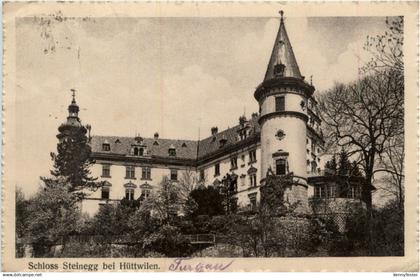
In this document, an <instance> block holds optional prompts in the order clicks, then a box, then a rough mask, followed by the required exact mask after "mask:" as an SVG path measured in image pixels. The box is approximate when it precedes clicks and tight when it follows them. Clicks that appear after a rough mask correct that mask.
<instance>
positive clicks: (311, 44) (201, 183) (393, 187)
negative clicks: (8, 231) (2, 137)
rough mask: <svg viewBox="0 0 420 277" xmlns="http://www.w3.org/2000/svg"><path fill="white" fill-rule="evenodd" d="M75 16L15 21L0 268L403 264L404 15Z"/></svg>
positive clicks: (282, 11)
mask: <svg viewBox="0 0 420 277" xmlns="http://www.w3.org/2000/svg"><path fill="white" fill-rule="evenodd" d="M79 5H82V4H80V3H79ZM73 6H75V5H72V4H69V5H62V6H59V5H58V6H57V7H56V8H53V9H49V11H44V12H42V11H40V12H31V13H26V14H24V16H20V15H19V9H16V14H17V15H16V17H14V23H13V24H14V25H13V26H14V29H13V32H14V33H13V37H14V38H13V40H14V50H13V53H14V54H13V56H14V57H13V69H14V71H13V74H14V75H13V82H12V85H10V88H11V89H12V90H13V101H12V100H10V101H11V102H7V103H12V104H11V105H12V106H13V109H12V110H13V113H10V112H9V110H8V109H6V112H5V118H6V129H5V132H6V135H7V133H8V132H9V130H10V129H8V128H11V130H12V133H13V136H14V138H13V139H11V140H6V146H8V147H11V149H12V150H11V151H10V152H9V153H8V155H7V154H6V159H7V158H9V159H13V163H11V164H12V165H11V166H10V167H9V168H7V163H6V172H8V173H11V174H13V178H9V179H7V178H6V183H4V184H3V186H7V189H8V190H10V191H11V193H12V194H11V195H13V196H11V198H10V202H9V204H10V205H12V206H13V209H11V211H13V214H12V215H11V216H12V217H10V219H11V220H12V222H13V225H14V226H13V227H12V228H13V230H14V231H13V234H12V237H13V238H14V242H13V244H12V245H13V247H14V257H13V259H16V260H26V259H32V258H54V259H55V258H57V259H58V258H60V259H61V258H80V259H81V258H150V259H153V258H172V260H173V259H174V258H176V260H175V263H172V264H171V266H170V267H169V269H170V270H172V269H175V271H176V270H177V269H178V270H179V269H180V268H182V263H183V261H184V259H185V261H190V260H194V259H196V258H230V260H225V262H224V264H225V265H226V267H227V266H228V265H227V264H228V262H229V261H234V259H236V258H286V257H288V258H292V257H293V258H319V259H325V258H328V257H401V258H403V257H405V256H406V255H407V232H408V230H407V227H406V226H407V224H406V223H407V222H406V221H407V217H406V216H407V209H406V207H407V205H408V204H407V200H406V193H405V192H406V191H407V186H410V187H411V188H410V189H411V192H412V195H413V196H414V194H415V195H416V197H417V195H418V194H417V189H418V183H417V182H415V183H412V182H411V183H410V182H406V174H407V173H406V172H407V166H414V167H415V165H416V164H417V163H416V160H413V161H412V162H411V164H409V165H407V164H406V163H407V157H406V153H407V151H408V152H410V151H411V152H414V151H417V150H416V148H407V141H411V142H410V143H411V145H414V146H416V143H417V138H416V137H415V136H412V135H411V138H410V139H407V127H406V126H407V124H408V123H407V122H406V121H407V108H406V107H407V102H406V101H407V98H406V94H407V87H408V85H407V83H406V82H407V79H408V78H407V76H406V74H407V70H408V69H407V58H406V57H407V54H406V51H407V50H406V49H407V46H406V44H407V40H406V37H407V35H406V32H407V25H406V22H407V21H406V17H405V16H404V15H403V14H404V13H402V12H401V13H395V12H389V13H384V12H381V13H380V14H372V15H367V14H365V15H363V14H361V15H358V14H351V15H343V14H342V13H340V14H336V15H334V13H331V14H330V15H321V14H316V13H314V12H312V13H310V14H309V13H308V14H305V13H302V12H299V11H298V10H297V9H295V8H288V6H287V5H271V6H269V7H268V8H267V7H266V9H265V10H266V11H268V12H267V13H265V14H264V15H255V16H251V15H250V14H248V15H243V16H229V15H227V16H226V14H225V15H224V16H214V15H212V16H204V15H203V16H183V15H182V13H180V14H177V13H175V12H174V13H173V14H171V13H168V14H166V15H165V16H160V15H157V14H156V15H154V16H144V15H141V14H139V15H137V16H136V15H135V13H131V14H129V15H128V14H126V15H122V14H120V15H118V16H115V15H113V16H108V15H107V14H106V13H104V14H103V15H101V16H98V15H97V14H95V15H89V12H91V11H92V10H88V12H87V13H83V14H81V15H75V13H74V12H70V10H71V9H70V8H71V7H73ZM82 6H83V5H82ZM98 6H99V5H98ZM408 7H409V8H410V9H411V10H410V9H409V10H410V11H413V13H416V12H417V9H418V4H415V3H414V4H413V5H412V6H411V7H410V5H409V4H408ZM6 10H7V9H6ZM10 10H13V9H10ZM92 13H93V12H92ZM6 31H7V29H6ZM6 37H7V32H6ZM415 43H417V42H415ZM413 46H415V45H414V44H413ZM410 49H411V48H410ZM410 51H411V50H410ZM9 55H11V54H9ZM9 61H10V60H9ZM413 62H414V61H413ZM5 63H6V64H7V63H8V60H7V58H6V59H5ZM408 67H410V70H412V68H413V64H411V61H409V62H408ZM416 68H417V62H416V64H415V69H416ZM414 81H415V80H414ZM8 93H10V91H7V86H6V97H8ZM411 93H412V94H413V95H415V94H416V93H418V91H417V92H416V91H414V92H411ZM414 104H415V103H414ZM415 105H416V104H415ZM9 116H11V117H13V122H12V123H11V124H9V125H8V123H10V119H9ZM8 120H9V121H8ZM410 120H415V114H414V119H410ZM10 125H13V126H12V127H10ZM415 128H417V127H415ZM415 128H414V129H412V130H413V131H415ZM413 142H414V144H413ZM6 153H7V152H6ZM414 154H415V153H414ZM414 170H415V168H414ZM411 180H412V179H411ZM11 203H12V204H11ZM410 203H411V204H410V205H413V207H412V209H415V210H414V211H415V212H414V214H411V220H413V222H417V220H418V212H417V211H416V210H417V208H416V207H417V206H416V205H417V204H415V203H412V202H410ZM10 207H11V206H8V207H6V209H10ZM411 211H412V210H411ZM410 232H411V231H410ZM410 236H411V235H410ZM416 236H417V234H416ZM414 246H415V245H413V247H414ZM34 261H36V262H34V263H32V262H31V263H29V269H33V270H38V271H44V270H66V269H78V270H88V269H86V268H82V267H78V266H75V267H71V266H69V265H68V264H66V266H65V267H63V266H64V264H62V263H59V264H58V266H55V264H54V263H48V264H46V263H44V262H42V261H45V260H34ZM51 261H52V260H51ZM73 261H75V260H73ZM77 261H79V262H80V261H83V260H77ZM138 261H139V263H140V260H138ZM144 261H149V260H146V259H142V260H141V263H143V262H144ZM319 261H321V260H319ZM231 263H232V262H231ZM122 264H123V263H119V266H120V268H116V269H120V270H136V269H138V270H139V269H146V268H147V269H148V270H162V269H163V270H167V269H164V268H162V266H161V265H158V264H152V263H147V264H144V268H143V266H142V267H138V266H139V264H137V265H136V266H134V267H132V266H131V265H129V264H127V265H124V266H123V268H121V266H122ZM229 265H230V264H229ZM222 267H223V265H220V268H222ZM255 269H256V270H261V269H259V268H255ZM88 271H90V270H88Z"/></svg>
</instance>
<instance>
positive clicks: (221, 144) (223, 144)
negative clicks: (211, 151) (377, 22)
mask: <svg viewBox="0 0 420 277" xmlns="http://www.w3.org/2000/svg"><path fill="white" fill-rule="evenodd" d="M219 142H220V147H223V146H225V144H226V142H227V139H226V137H225V136H224V135H223V137H222V138H221V139H220V141H219Z"/></svg>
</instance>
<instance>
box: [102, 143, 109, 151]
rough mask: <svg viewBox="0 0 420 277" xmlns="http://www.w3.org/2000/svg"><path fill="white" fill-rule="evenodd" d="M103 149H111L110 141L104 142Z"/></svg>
mask: <svg viewBox="0 0 420 277" xmlns="http://www.w3.org/2000/svg"><path fill="white" fill-rule="evenodd" d="M102 151H111V145H110V144H109V143H103V144H102Z"/></svg>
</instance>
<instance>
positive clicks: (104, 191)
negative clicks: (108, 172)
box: [101, 187, 109, 199]
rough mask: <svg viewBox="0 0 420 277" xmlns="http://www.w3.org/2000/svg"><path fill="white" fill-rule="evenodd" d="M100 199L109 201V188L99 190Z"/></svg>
mask: <svg viewBox="0 0 420 277" xmlns="http://www.w3.org/2000/svg"><path fill="white" fill-rule="evenodd" d="M101 198H102V199H109V187H103V188H102V190H101Z"/></svg>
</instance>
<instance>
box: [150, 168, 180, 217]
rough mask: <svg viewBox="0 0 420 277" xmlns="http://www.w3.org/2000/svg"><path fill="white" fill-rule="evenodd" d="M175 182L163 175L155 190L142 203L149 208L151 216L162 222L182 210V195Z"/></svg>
mask: <svg viewBox="0 0 420 277" xmlns="http://www.w3.org/2000/svg"><path fill="white" fill-rule="evenodd" d="M180 191H181V190H180V188H179V186H178V184H177V182H173V181H171V180H169V178H168V177H166V176H165V177H163V179H162V181H161V182H160V184H159V187H158V189H157V191H156V192H153V193H152V194H151V195H150V196H149V198H148V199H147V200H145V201H144V205H145V207H146V208H147V209H149V210H150V211H151V213H152V215H153V216H155V217H156V218H158V219H159V220H160V221H161V222H162V223H163V224H167V223H169V222H170V221H172V220H173V219H174V218H175V217H176V216H177V215H178V213H179V212H180V211H181V210H182V203H183V199H182V195H181V192H180Z"/></svg>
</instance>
